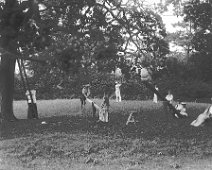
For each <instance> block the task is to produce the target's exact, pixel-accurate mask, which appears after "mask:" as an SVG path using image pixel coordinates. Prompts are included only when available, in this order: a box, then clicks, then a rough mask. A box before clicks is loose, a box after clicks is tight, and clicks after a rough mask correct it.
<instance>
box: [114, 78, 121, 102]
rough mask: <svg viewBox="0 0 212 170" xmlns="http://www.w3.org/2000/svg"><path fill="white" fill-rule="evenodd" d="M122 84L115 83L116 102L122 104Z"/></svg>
mask: <svg viewBox="0 0 212 170" xmlns="http://www.w3.org/2000/svg"><path fill="white" fill-rule="evenodd" d="M120 86H121V83H119V82H117V81H116V82H115V95H116V102H121V91H120Z"/></svg>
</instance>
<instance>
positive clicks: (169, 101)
mask: <svg viewBox="0 0 212 170" xmlns="http://www.w3.org/2000/svg"><path fill="white" fill-rule="evenodd" d="M165 99H166V100H167V101H164V102H163V106H164V109H165V111H166V112H167V113H168V112H169V111H170V109H169V107H168V103H169V104H172V103H173V99H174V97H173V95H172V94H171V90H168V94H167V95H166V97H165Z"/></svg>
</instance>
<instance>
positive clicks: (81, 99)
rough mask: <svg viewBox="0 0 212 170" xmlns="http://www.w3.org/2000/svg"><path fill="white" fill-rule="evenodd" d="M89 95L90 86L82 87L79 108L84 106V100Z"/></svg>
mask: <svg viewBox="0 0 212 170" xmlns="http://www.w3.org/2000/svg"><path fill="white" fill-rule="evenodd" d="M89 95H90V84H86V85H83V88H82V93H81V96H80V101H81V108H83V106H85V104H86V98H87V97H88V96H89Z"/></svg>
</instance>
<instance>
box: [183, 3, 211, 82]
mask: <svg viewBox="0 0 212 170" xmlns="http://www.w3.org/2000/svg"><path fill="white" fill-rule="evenodd" d="M184 14H185V18H184V19H185V21H186V22H191V23H192V27H193V29H194V32H195V33H194V36H193V37H192V40H191V44H192V48H193V49H194V50H195V52H194V54H193V57H192V58H191V60H190V61H191V62H193V63H195V65H196V67H198V69H199V70H201V77H202V80H204V81H210V80H212V77H211V72H212V17H211V16H212V2H211V1H208V0H191V1H190V2H189V3H188V4H187V5H186V6H185V8H184Z"/></svg>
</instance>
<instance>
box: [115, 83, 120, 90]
mask: <svg viewBox="0 0 212 170" xmlns="http://www.w3.org/2000/svg"><path fill="white" fill-rule="evenodd" d="M120 86H121V84H119V83H118V84H116V85H115V88H116V91H119V90H120Z"/></svg>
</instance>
